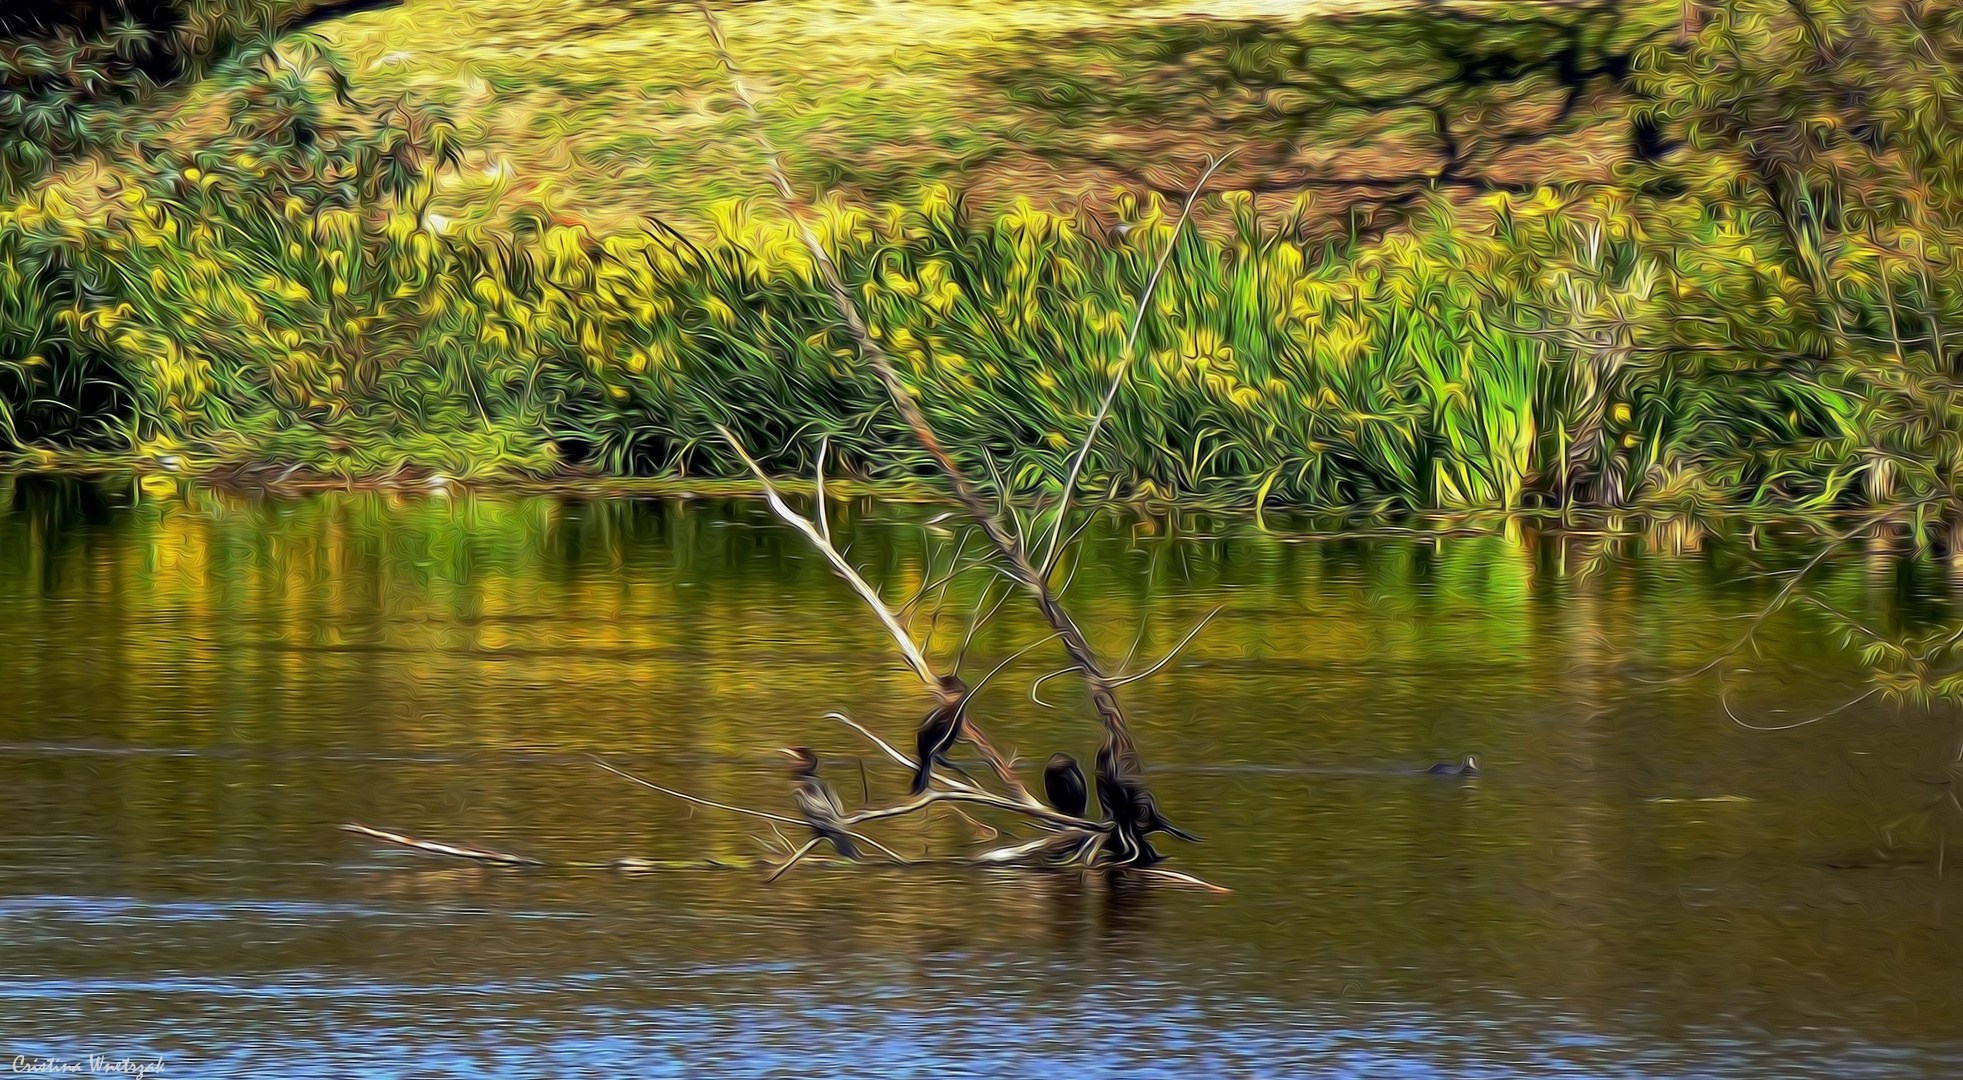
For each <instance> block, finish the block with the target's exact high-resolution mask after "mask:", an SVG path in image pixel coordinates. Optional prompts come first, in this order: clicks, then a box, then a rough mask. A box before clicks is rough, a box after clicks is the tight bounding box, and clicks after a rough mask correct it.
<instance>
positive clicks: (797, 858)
mask: <svg viewBox="0 0 1963 1080" xmlns="http://www.w3.org/2000/svg"><path fill="white" fill-rule="evenodd" d="M824 842H825V838H824V837H822V836H814V837H812V838H811V839H809V840H807V841H805V842H804V846H803V847H801V848H798V849H797V850H796V851H793V852H791V857H790V858H788V859H786V860H784V864H783V865H782V866H779V867H778V868H777V869H775V870H772V871H771V872H770V876H769V877H767V878H764V879H763V883H764V884H765V885H768V884H770V883H771V882H773V881H776V880H777V879H778V878H780V877H783V876H784V875H785V874H786V873H788V872H789V871H790V869H791V867H793V866H796V865H797V864H798V863H800V862H803V861H804V857H805V856H806V855H809V854H811V852H812V851H813V849H815V848H817V846H818V845H819V844H822V843H824Z"/></svg>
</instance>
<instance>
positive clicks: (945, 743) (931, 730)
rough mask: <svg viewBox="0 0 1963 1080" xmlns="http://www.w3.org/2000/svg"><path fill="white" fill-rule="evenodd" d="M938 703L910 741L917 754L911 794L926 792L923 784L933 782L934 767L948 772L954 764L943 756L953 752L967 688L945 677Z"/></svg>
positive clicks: (957, 680) (964, 706)
mask: <svg viewBox="0 0 1963 1080" xmlns="http://www.w3.org/2000/svg"><path fill="white" fill-rule="evenodd" d="M941 690H942V694H941V703H940V704H939V705H936V706H934V711H932V712H930V713H928V714H927V719H925V720H922V721H921V722H920V733H919V735H918V736H916V737H915V739H914V749H915V750H916V751H918V752H919V754H920V764H919V765H918V766H917V767H916V771H915V772H914V774H913V793H914V794H915V795H918V794H920V793H921V792H924V791H926V790H927V784H928V782H929V781H931V780H932V779H933V778H934V763H935V762H939V763H940V764H942V765H946V766H947V767H948V768H950V769H951V768H953V767H954V763H953V762H951V761H949V760H948V759H947V752H948V751H949V750H952V749H954V742H955V740H956V739H959V738H960V737H961V720H962V718H963V717H964V716H966V715H967V710H968V688H967V687H966V686H963V685H962V684H961V680H959V679H957V678H955V677H953V676H952V675H950V676H947V677H946V678H944V679H942V680H941Z"/></svg>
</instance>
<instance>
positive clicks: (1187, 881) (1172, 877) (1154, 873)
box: [1134, 866, 1234, 893]
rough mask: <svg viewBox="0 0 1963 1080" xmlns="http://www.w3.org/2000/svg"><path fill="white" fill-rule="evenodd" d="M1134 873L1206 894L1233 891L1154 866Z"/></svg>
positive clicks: (1191, 876) (1188, 875)
mask: <svg viewBox="0 0 1963 1080" xmlns="http://www.w3.org/2000/svg"><path fill="white" fill-rule="evenodd" d="M1134 872H1135V873H1139V874H1143V875H1145V876H1147V877H1162V878H1165V879H1167V880H1169V881H1177V882H1179V883H1181V884H1184V885H1196V886H1198V887H1200V888H1202V889H1205V890H1207V891H1208V892H1217V893H1231V892H1233V891H1234V890H1232V889H1229V888H1228V887H1226V886H1225V885H1215V884H1214V883H1213V882H1211V881H1202V880H1201V879H1199V878H1196V877H1194V876H1193V875H1191V874H1182V873H1180V872H1179V871H1177V870H1165V869H1162V868H1159V867H1156V866H1155V867H1151V868H1148V869H1145V870H1138V871H1134Z"/></svg>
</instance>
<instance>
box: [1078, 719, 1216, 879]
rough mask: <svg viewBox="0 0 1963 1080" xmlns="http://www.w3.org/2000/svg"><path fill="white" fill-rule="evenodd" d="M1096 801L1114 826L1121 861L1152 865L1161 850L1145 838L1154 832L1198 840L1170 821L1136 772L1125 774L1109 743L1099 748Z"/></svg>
mask: <svg viewBox="0 0 1963 1080" xmlns="http://www.w3.org/2000/svg"><path fill="white" fill-rule="evenodd" d="M1097 801H1098V802H1099V803H1100V804H1101V805H1102V806H1103V807H1104V818H1105V820H1107V821H1109V822H1111V824H1112V825H1113V826H1114V828H1113V830H1112V833H1113V835H1114V836H1115V837H1116V838H1117V841H1118V858H1119V860H1120V861H1121V862H1127V863H1135V864H1137V865H1139V866H1150V865H1152V864H1153V863H1155V862H1158V861H1159V853H1158V852H1157V851H1154V850H1153V849H1152V845H1151V844H1150V843H1149V842H1148V841H1147V840H1146V839H1145V838H1146V837H1148V836H1150V835H1151V834H1153V833H1155V832H1168V833H1171V834H1172V835H1174V836H1177V837H1179V838H1180V839H1181V840H1190V841H1192V842H1194V843H1198V842H1199V837H1197V836H1194V835H1193V834H1192V833H1189V832H1187V831H1186V830H1184V829H1181V828H1179V827H1178V826H1176V825H1174V824H1173V823H1172V822H1170V821H1167V820H1166V819H1165V818H1164V817H1163V816H1161V815H1160V813H1159V804H1158V803H1157V802H1156V801H1155V800H1153V798H1152V793H1151V792H1150V791H1147V790H1146V788H1145V783H1144V781H1142V780H1140V779H1139V778H1138V776H1137V775H1135V774H1132V775H1126V774H1125V773H1123V772H1121V770H1120V769H1119V768H1118V760H1117V754H1115V753H1114V752H1113V750H1112V748H1111V746H1110V745H1109V744H1106V745H1105V746H1103V747H1100V748H1099V749H1098V752H1097Z"/></svg>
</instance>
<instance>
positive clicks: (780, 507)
mask: <svg viewBox="0 0 1963 1080" xmlns="http://www.w3.org/2000/svg"><path fill="white" fill-rule="evenodd" d="M715 428H716V432H717V434H719V435H721V436H722V437H723V441H724V442H727V443H728V444H729V448H730V449H731V450H734V451H736V456H737V457H739V458H742V459H743V464H744V465H745V466H746V467H747V468H748V469H749V470H750V475H752V476H754V477H756V479H757V482H758V483H760V484H762V485H763V497H764V499H765V500H766V501H768V502H769V503H770V509H771V511H772V512H773V513H775V514H776V515H777V516H778V517H780V518H782V519H784V521H785V523H787V524H789V525H790V526H791V527H792V528H795V529H796V530H797V531H799V532H801V533H803V534H804V535H805V537H806V538H807V539H809V540H810V541H811V546H813V547H815V548H817V549H818V551H819V553H820V554H822V555H824V557H825V559H826V561H828V562H830V563H831V564H832V569H833V570H836V571H838V576H840V577H842V578H844V579H845V583H846V584H847V585H850V586H852V591H853V592H855V593H858V594H859V599H861V600H864V601H865V603H866V606H867V607H869V608H871V609H872V613H873V614H874V615H875V616H877V617H878V619H879V622H880V625H881V626H884V627H885V628H886V633H887V634H888V635H890V636H891V637H892V638H893V644H895V645H897V646H899V649H900V655H902V656H904V657H906V661H907V666H908V667H910V668H912V669H913V673H914V674H915V675H918V676H920V679H921V681H922V682H925V683H927V684H928V685H929V686H939V685H940V677H939V676H937V675H935V674H934V668H933V665H931V664H929V663H928V662H927V657H926V656H925V655H924V654H922V653H921V651H920V647H919V646H918V645H915V644H914V641H913V636H912V635H911V634H908V633H907V631H906V628H905V627H904V626H901V625H900V620H899V618H898V617H896V616H895V615H894V614H893V609H892V608H890V607H888V606H887V605H886V601H885V599H883V598H882V597H881V596H880V595H879V590H877V589H875V588H873V587H872V584H871V583H870V582H868V581H866V579H865V578H864V577H863V576H861V575H860V573H859V570H858V568H857V567H855V566H853V565H852V563H851V561H850V560H848V559H846V557H845V556H844V554H843V553H841V552H840V551H839V550H838V548H837V547H836V546H834V545H833V544H832V541H831V536H830V531H831V530H830V527H829V526H826V525H822V524H814V523H813V522H812V521H811V519H810V518H807V517H805V516H804V515H803V514H800V513H798V512H797V511H795V510H793V509H791V506H790V504H789V503H787V502H785V501H784V497H783V496H782V495H780V494H778V492H777V485H776V484H774V483H772V482H771V480H770V476H769V475H768V474H767V473H765V472H764V471H763V467H762V466H760V465H758V464H757V462H756V459H755V458H752V457H751V456H750V452H749V451H748V450H746V449H744V448H743V444H742V442H741V441H739V440H738V439H737V438H736V435H735V434H734V433H733V432H731V431H730V430H729V429H728V428H726V427H724V426H723V425H721V424H716V425H715ZM823 485H824V478H823V476H822V474H821V475H820V477H819V487H820V490H822V489H823ZM822 499H823V496H820V502H819V504H818V506H819V511H820V513H821V514H822V512H823V508H824V502H823V501H822ZM820 520H821V521H822V518H821V519H820Z"/></svg>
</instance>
